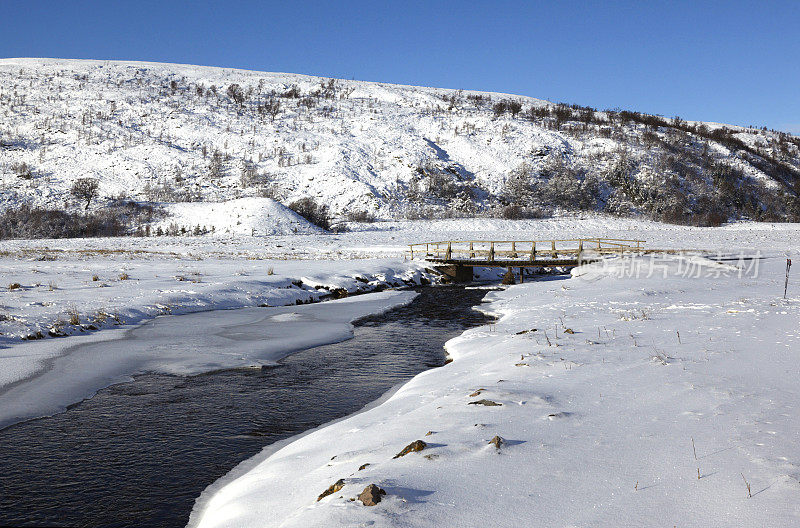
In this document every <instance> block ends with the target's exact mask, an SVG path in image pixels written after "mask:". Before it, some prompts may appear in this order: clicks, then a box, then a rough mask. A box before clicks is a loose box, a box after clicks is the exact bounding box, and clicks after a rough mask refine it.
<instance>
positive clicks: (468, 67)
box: [0, 0, 800, 133]
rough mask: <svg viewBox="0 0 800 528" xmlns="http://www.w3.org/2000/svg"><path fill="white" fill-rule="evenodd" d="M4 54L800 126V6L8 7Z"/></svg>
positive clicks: (6, 0) (5, 2)
mask: <svg viewBox="0 0 800 528" xmlns="http://www.w3.org/2000/svg"><path fill="white" fill-rule="evenodd" d="M0 14H1V15H2V20H0V56H3V57H61V58H93V59H130V60H147V61H158V62H177V63H188V64H203V65H211V66H225V67H236V68H246V69H254V70H264V71H284V72H295V73H307V74H313V75H322V76H328V77H340V78H348V79H349V78H354V79H360V80H370V81H383V82H393V83H400V84H415V85H425V86H439V87H445V88H464V89H475V90H490V91H499V92H508V93H515V94H522V95H530V96H533V97H541V98H544V99H549V100H552V101H564V102H569V103H579V104H584V105H590V106H594V107H597V108H601V109H602V108H614V107H620V108H626V109H633V110H639V111H643V112H650V113H656V114H662V115H666V116H670V117H671V116H674V115H680V116H681V117H683V118H685V119H698V120H705V121H718V122H726V123H732V124H739V125H751V124H752V125H758V126H761V125H766V126H768V127H771V128H777V129H782V130H791V131H794V132H796V133H800V2H797V1H795V2H788V1H787V2H737V1H729V2H721V1H720V2H711V1H709V2H682V1H674V2H647V1H645V2H621V1H608V2H596V3H594V2H592V3H590V2H559V1H550V2H504V1H497V2H469V3H467V2H453V1H441V2H436V1H433V0H430V1H427V2H414V1H411V2H376V1H374V0H373V1H371V2H330V1H329V2H288V1H284V2H269V1H263V2H255V1H252V2H248V1H242V2H236V1H228V2H218V1H215V2H205V1H202V0H197V1H193V2H183V1H181V2H177V1H176V2H170V1H160V2H150V1H137V2H123V1H113V0H112V1H106V2H85V1H63V0H62V1H58V2H45V1H42V2H36V1H27V2H26V1H10V0H0Z"/></svg>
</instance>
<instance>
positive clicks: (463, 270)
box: [436, 264, 473, 282]
mask: <svg viewBox="0 0 800 528" xmlns="http://www.w3.org/2000/svg"><path fill="white" fill-rule="evenodd" d="M436 271H438V272H439V273H441V274H442V275H444V276H446V277H449V278H450V280H452V281H453V282H472V278H473V276H472V266H460V265H458V264H450V265H448V266H436Z"/></svg>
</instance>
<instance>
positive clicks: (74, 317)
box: [67, 306, 81, 326]
mask: <svg viewBox="0 0 800 528" xmlns="http://www.w3.org/2000/svg"><path fill="white" fill-rule="evenodd" d="M67 315H68V316H69V324H71V325H73V326H78V325H79V324H81V319H80V314H79V313H78V309H77V308H75V307H74V306H71V307H70V308H69V310H67Z"/></svg>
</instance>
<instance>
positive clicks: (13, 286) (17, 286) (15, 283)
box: [8, 282, 22, 291]
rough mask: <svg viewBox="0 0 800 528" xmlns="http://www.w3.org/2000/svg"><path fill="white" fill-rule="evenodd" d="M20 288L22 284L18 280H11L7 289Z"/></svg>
mask: <svg viewBox="0 0 800 528" xmlns="http://www.w3.org/2000/svg"><path fill="white" fill-rule="evenodd" d="M20 288H22V284H20V283H18V282H12V283H11V284H9V285H8V291H14V290H19V289H20Z"/></svg>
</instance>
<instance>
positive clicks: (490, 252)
mask: <svg viewBox="0 0 800 528" xmlns="http://www.w3.org/2000/svg"><path fill="white" fill-rule="evenodd" d="M493 260H494V242H490V243H489V262H492V261H493Z"/></svg>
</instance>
